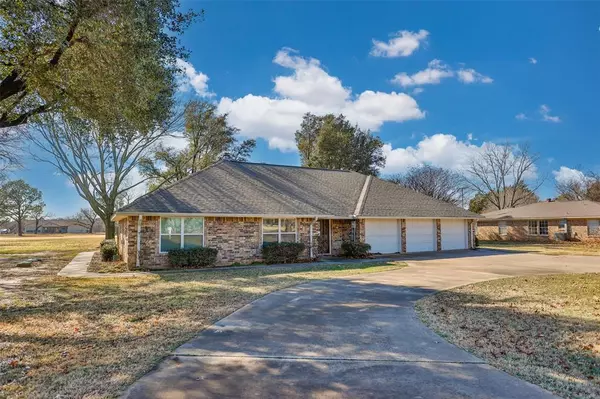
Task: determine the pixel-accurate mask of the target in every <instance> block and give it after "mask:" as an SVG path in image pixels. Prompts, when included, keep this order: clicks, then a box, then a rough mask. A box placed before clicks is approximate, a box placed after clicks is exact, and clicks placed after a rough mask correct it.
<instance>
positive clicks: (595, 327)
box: [417, 273, 600, 398]
mask: <svg viewBox="0 0 600 399" xmlns="http://www.w3.org/2000/svg"><path fill="white" fill-rule="evenodd" d="M417 310H418V312H419V314H420V317H421V319H422V320H423V322H425V323H426V324H427V325H429V326H430V327H431V328H433V329H434V330H435V331H437V332H438V333H439V334H440V335H442V336H443V337H445V338H446V339H448V340H449V341H450V342H453V343H455V344H456V345H458V346H460V347H463V348H465V349H467V350H468V351H470V352H472V353H474V354H475V355H476V356H479V357H481V358H483V359H485V360H486V361H488V362H489V363H490V364H492V365H493V366H495V367H498V368H500V369H502V370H504V371H506V372H508V373H510V374H513V375H515V376H517V377H520V378H523V379H525V380H527V381H529V382H532V383H534V384H537V385H540V386H542V387H544V388H546V389H548V390H550V391H553V392H555V393H556V394H558V395H560V396H563V397H566V398H598V397H600V273H595V274H563V275H552V276H535V277H516V278H508V279H502V280H494V281H488V282H484V283H478V284H473V285H468V286H464V287H459V288H455V289H451V290H449V291H444V292H441V293H439V294H436V295H433V296H430V297H427V298H425V299H423V300H421V301H419V302H418V303H417Z"/></svg>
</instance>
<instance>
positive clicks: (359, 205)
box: [352, 175, 373, 217]
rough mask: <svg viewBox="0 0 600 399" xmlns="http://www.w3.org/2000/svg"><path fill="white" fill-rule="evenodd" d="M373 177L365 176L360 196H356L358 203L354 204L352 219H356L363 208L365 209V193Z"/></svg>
mask: <svg viewBox="0 0 600 399" xmlns="http://www.w3.org/2000/svg"><path fill="white" fill-rule="evenodd" d="M372 178H373V176H372V175H367V176H366V177H365V182H364V183H363V187H362V190H361V191H360V195H359V196H358V201H357V202H356V208H354V215H352V216H354V217H358V216H359V215H360V214H361V212H362V210H363V208H364V207H365V200H366V199H367V193H368V192H369V187H370V186H371V180H372Z"/></svg>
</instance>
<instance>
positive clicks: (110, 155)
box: [31, 114, 180, 238]
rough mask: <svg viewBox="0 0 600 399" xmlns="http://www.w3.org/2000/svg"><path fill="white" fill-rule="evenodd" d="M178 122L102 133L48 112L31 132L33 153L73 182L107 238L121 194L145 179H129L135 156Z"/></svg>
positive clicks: (85, 123)
mask: <svg viewBox="0 0 600 399" xmlns="http://www.w3.org/2000/svg"><path fill="white" fill-rule="evenodd" d="M179 120H180V117H179V116H175V117H173V118H172V119H170V120H169V122H168V123H163V124H161V125H157V126H156V127H155V128H154V129H152V130H150V131H146V132H140V131H137V130H135V129H133V128H131V127H127V125H123V126H122V127H121V128H120V129H118V130H114V131H106V130H104V129H100V128H99V126H98V124H97V123H96V122H93V121H89V120H83V119H72V118H67V117H64V116H62V115H57V114H56V115H47V116H46V117H45V118H44V121H43V123H41V124H39V125H37V127H36V130H35V132H34V133H33V134H32V135H31V140H32V142H33V143H35V144H36V146H37V147H38V151H37V152H35V153H34V154H33V155H34V158H35V159H36V160H39V161H43V162H47V163H49V164H51V165H53V166H54V167H55V168H56V169H57V170H58V171H59V172H60V173H61V174H63V175H64V176H66V177H67V178H68V179H69V180H70V181H71V183H72V184H73V186H74V187H75V189H76V190H77V193H78V194H79V196H80V197H81V198H83V199H85V200H86V201H87V202H88V203H89V205H90V207H91V208H92V209H93V211H94V212H96V214H97V215H98V216H99V217H100V218H101V219H102V221H103V222H104V224H105V226H106V233H105V235H106V238H113V236H114V223H113V222H112V221H111V220H110V219H111V217H112V215H113V213H114V212H115V210H116V209H117V206H118V204H119V201H120V200H121V198H122V197H123V195H124V193H126V192H127V191H129V190H132V189H134V188H135V187H138V186H139V185H141V184H144V183H145V181H146V180H147V179H145V178H141V179H133V178H132V176H133V175H134V173H135V171H136V168H137V166H138V161H139V159H140V158H141V157H142V156H143V155H145V154H146V153H147V152H149V151H152V149H153V147H154V146H155V145H156V143H157V142H158V141H159V140H160V139H162V138H163V137H164V136H165V135H166V134H167V133H168V132H171V131H173V130H177V129H178V128H179V126H178V124H177V123H178V121H179Z"/></svg>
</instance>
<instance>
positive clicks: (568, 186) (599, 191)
mask: <svg viewBox="0 0 600 399" xmlns="http://www.w3.org/2000/svg"><path fill="white" fill-rule="evenodd" d="M556 191H557V192H558V198H557V199H558V200H559V201H581V200H589V201H596V202H600V175H599V174H596V173H591V172H590V173H587V174H582V175H581V176H579V177H573V178H572V179H568V180H566V181H560V182H557V183H556Z"/></svg>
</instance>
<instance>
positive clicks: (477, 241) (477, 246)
mask: <svg viewBox="0 0 600 399" xmlns="http://www.w3.org/2000/svg"><path fill="white" fill-rule="evenodd" d="M477 248H479V238H477V236H475V248H474V249H477Z"/></svg>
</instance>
